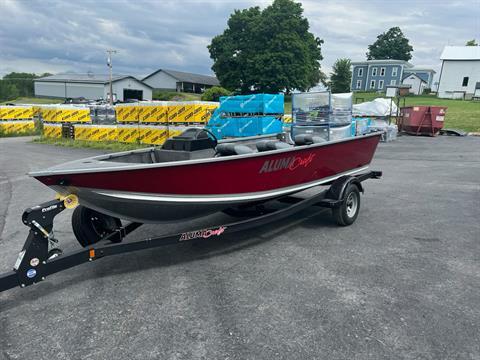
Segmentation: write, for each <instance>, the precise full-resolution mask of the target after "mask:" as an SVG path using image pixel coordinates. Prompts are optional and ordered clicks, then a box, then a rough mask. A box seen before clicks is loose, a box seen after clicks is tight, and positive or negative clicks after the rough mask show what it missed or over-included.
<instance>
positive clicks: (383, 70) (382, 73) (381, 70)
mask: <svg viewBox="0 0 480 360" xmlns="http://www.w3.org/2000/svg"><path fill="white" fill-rule="evenodd" d="M380 76H385V68H380Z"/></svg>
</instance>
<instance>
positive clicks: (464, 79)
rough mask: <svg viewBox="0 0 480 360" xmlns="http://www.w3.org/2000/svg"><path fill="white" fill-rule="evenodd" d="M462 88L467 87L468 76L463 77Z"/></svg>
mask: <svg viewBox="0 0 480 360" xmlns="http://www.w3.org/2000/svg"><path fill="white" fill-rule="evenodd" d="M462 86H468V76H465V77H464V78H463V81H462Z"/></svg>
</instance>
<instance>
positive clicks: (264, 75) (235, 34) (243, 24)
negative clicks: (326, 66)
mask: <svg viewBox="0 0 480 360" xmlns="http://www.w3.org/2000/svg"><path fill="white" fill-rule="evenodd" d="M308 30H309V24H308V20H307V19H305V18H304V17H303V9H302V6H301V4H299V3H295V2H294V1H292V0H274V2H273V3H272V5H270V6H268V7H267V8H265V9H264V10H260V8H259V7H257V6H256V7H251V8H249V9H244V10H235V11H234V13H233V14H232V15H230V18H229V20H228V26H227V28H226V29H225V31H224V32H223V34H221V35H218V36H215V37H214V38H213V39H212V42H211V44H210V45H209V46H208V50H209V52H210V57H211V58H212V59H213V62H214V63H213V66H212V69H213V71H214V72H215V74H216V75H217V77H218V79H219V80H220V83H221V84H222V86H223V87H225V88H227V89H229V90H231V91H238V92H241V93H243V94H244V93H250V92H272V93H275V92H279V91H284V90H285V91H286V92H287V93H288V92H290V91H291V90H293V89H298V90H301V91H304V90H307V89H309V88H310V87H312V86H315V85H317V84H318V83H319V81H320V80H321V79H322V78H323V79H324V74H323V73H322V72H321V71H320V61H321V60H322V59H323V57H322V54H321V44H322V43H323V40H321V39H319V38H317V37H315V36H314V35H313V34H312V33H310V32H309V31H308Z"/></svg>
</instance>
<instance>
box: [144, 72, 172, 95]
mask: <svg viewBox="0 0 480 360" xmlns="http://www.w3.org/2000/svg"><path fill="white" fill-rule="evenodd" d="M143 81H144V82H145V84H147V85H150V86H151V87H152V88H154V89H162V90H173V91H176V90H177V79H175V78H174V77H173V76H170V75H168V74H167V73H164V72H163V71H159V72H158V73H156V74H155V75H152V76H150V77H149V78H147V79H144V80H143Z"/></svg>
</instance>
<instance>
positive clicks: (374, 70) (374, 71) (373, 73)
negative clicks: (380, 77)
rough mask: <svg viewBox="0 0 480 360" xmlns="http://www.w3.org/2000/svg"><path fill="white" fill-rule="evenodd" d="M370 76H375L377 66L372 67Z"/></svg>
mask: <svg viewBox="0 0 480 360" xmlns="http://www.w3.org/2000/svg"><path fill="white" fill-rule="evenodd" d="M372 76H377V68H376V67H374V68H372Z"/></svg>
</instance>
